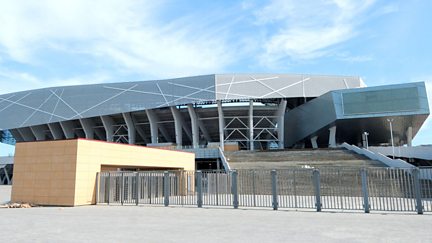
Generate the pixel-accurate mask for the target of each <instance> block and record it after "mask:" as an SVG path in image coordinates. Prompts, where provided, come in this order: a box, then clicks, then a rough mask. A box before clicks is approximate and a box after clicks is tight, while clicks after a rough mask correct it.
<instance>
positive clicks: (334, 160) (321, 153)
mask: <svg viewBox="0 0 432 243" xmlns="http://www.w3.org/2000/svg"><path fill="white" fill-rule="evenodd" d="M224 154H225V157H226V158H227V161H228V163H229V165H230V167H231V169H237V170H238V169H257V170H261V169H267V170H269V169H289V168H293V167H294V168H295V167H297V168H301V167H303V168H323V167H349V168H362V167H386V166H385V165H384V164H383V163H381V162H378V161H375V160H370V159H368V158H367V157H365V156H363V155H358V154H356V153H354V152H351V151H349V150H347V149H291V150H275V151H265V152H263V151H246V150H242V151H234V152H232V151H226V152H224Z"/></svg>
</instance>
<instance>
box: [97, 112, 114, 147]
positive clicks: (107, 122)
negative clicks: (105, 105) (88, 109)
mask: <svg viewBox="0 0 432 243" xmlns="http://www.w3.org/2000/svg"><path fill="white" fill-rule="evenodd" d="M100 118H101V120H102V124H103V126H104V128H105V137H106V140H107V142H114V120H113V119H112V118H111V117H110V116H101V117H100Z"/></svg>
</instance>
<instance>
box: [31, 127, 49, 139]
mask: <svg viewBox="0 0 432 243" xmlns="http://www.w3.org/2000/svg"><path fill="white" fill-rule="evenodd" d="M30 130H31V131H32V133H33V135H34V137H35V138H36V140H37V141H43V140H45V132H44V127H43V126H41V125H39V126H32V127H30Z"/></svg>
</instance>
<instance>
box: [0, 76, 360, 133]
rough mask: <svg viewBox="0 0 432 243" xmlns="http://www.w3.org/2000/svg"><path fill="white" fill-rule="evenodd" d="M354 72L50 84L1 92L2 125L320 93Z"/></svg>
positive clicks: (347, 81)
mask: <svg viewBox="0 0 432 243" xmlns="http://www.w3.org/2000/svg"><path fill="white" fill-rule="evenodd" d="M362 85H363V82H362V80H361V79H360V78H358V77H349V76H319V75H301V74H223V75H214V74H212V75H202V76H194V77H184V78H175V79H165V80H153V81H138V82H123V83H107V84H93V85H79V86H65V87H52V88H44V89H38V90H29V91H23V92H17V93H10V94H3V95H0V117H1V119H0V130H5V129H14V128H20V127H29V126H35V125H41V124H49V123H54V122H61V121H68V120H78V119H83V118H89V117H96V116H106V115H112V114H120V113H126V112H134V111H142V110H146V109H155V108H163V107H169V106H175V105H185V104H200V103H206V102H215V101H216V100H233V99H240V100H246V99H269V98H293V97H305V98H306V97H318V96H320V95H322V94H324V93H326V92H328V91H330V90H336V89H345V88H357V87H361V86H362Z"/></svg>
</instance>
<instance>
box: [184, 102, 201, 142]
mask: <svg viewBox="0 0 432 243" xmlns="http://www.w3.org/2000/svg"><path fill="white" fill-rule="evenodd" d="M187 107H188V111H189V116H190V119H191V127H192V146H193V147H194V148H198V147H199V129H198V119H197V116H196V114H195V111H194V109H193V106H192V104H188V106H187Z"/></svg>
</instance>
